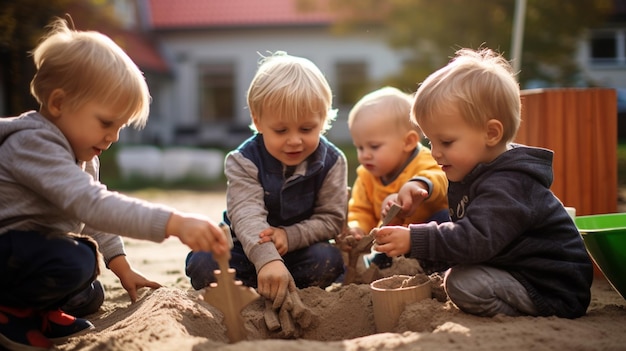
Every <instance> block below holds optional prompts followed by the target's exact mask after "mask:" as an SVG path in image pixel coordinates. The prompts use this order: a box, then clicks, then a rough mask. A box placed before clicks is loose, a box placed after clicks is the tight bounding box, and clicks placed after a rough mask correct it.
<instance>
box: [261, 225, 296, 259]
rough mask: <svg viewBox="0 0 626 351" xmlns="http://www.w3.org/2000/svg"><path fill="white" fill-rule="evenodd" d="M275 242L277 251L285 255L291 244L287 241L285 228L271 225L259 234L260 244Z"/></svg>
mask: <svg viewBox="0 0 626 351" xmlns="http://www.w3.org/2000/svg"><path fill="white" fill-rule="evenodd" d="M270 241H271V242H273V243H274V246H275V247H276V251H278V254H280V255H281V256H284V255H285V254H286V253H287V251H288V249H289V245H288V243H287V232H285V230H284V229H283V228H276V227H269V228H266V229H264V230H263V231H261V233H260V234H259V244H263V243H267V242H270Z"/></svg>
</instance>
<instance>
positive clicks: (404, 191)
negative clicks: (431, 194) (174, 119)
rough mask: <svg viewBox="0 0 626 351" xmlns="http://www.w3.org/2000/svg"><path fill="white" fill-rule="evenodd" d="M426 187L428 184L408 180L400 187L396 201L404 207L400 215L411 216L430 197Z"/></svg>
mask: <svg viewBox="0 0 626 351" xmlns="http://www.w3.org/2000/svg"><path fill="white" fill-rule="evenodd" d="M424 188H426V185H424V184H423V183H422V182H419V181H417V182H407V183H405V184H404V185H403V186H402V187H401V188H400V191H398V196H397V197H396V201H397V203H398V205H400V207H402V210H401V211H400V213H399V214H398V217H404V218H406V217H408V216H410V215H411V214H412V213H413V212H415V210H416V209H417V207H418V206H419V205H421V204H422V202H424V200H425V199H426V198H428V190H427V189H424ZM390 207H391V206H390Z"/></svg>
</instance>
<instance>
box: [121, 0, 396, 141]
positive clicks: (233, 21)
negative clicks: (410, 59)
mask: <svg viewBox="0 0 626 351" xmlns="http://www.w3.org/2000/svg"><path fill="white" fill-rule="evenodd" d="M117 3H119V6H120V8H121V9H123V10H124V13H126V16H127V17H128V18H129V19H130V18H132V15H130V14H131V13H132V12H133V8H132V6H129V4H131V5H132V1H130V2H129V1H124V0H118V1H117ZM135 4H136V5H137V6H136V7H135V11H137V13H136V15H137V17H136V18H139V19H140V21H141V25H142V26H143V30H144V31H145V32H146V33H148V34H149V35H150V36H152V37H153V38H154V39H155V40H156V42H157V43H158V47H159V50H160V54H161V56H162V58H163V59H164V60H165V62H167V67H168V74H167V76H166V77H167V79H163V77H162V75H161V76H160V77H159V76H157V77H156V79H155V77H154V75H153V76H148V75H147V79H148V83H149V84H150V89H151V93H152V97H153V102H152V107H151V116H150V120H149V121H148V125H147V126H146V128H145V129H144V130H142V131H139V132H135V131H132V130H126V131H124V134H123V135H122V141H126V142H148V143H155V144H163V145H171V144H177V145H197V146H226V147H232V146H235V145H237V144H239V143H240V142H241V141H242V140H244V139H245V138H247V137H248V136H250V135H251V132H250V129H249V127H248V126H249V124H250V115H249V113H248V111H247V108H246V92H247V89H248V86H249V84H250V82H251V81H252V78H253V76H254V74H255V72H256V70H257V67H258V61H259V59H260V58H261V55H268V53H270V52H275V51H286V52H287V53H289V54H292V55H297V56H303V57H306V58H308V59H310V60H311V61H313V62H314V63H315V64H316V65H318V67H319V68H320V69H321V70H322V72H324V74H325V75H326V77H327V79H328V81H329V83H330V85H331V87H332V89H333V92H334V101H333V107H334V108H337V109H338V110H339V116H338V119H337V120H336V121H335V122H334V123H333V128H332V129H331V130H330V131H329V132H328V137H329V138H330V139H331V140H333V141H335V142H350V136H349V133H348V129H347V122H346V116H347V114H348V112H349V109H350V108H351V107H352V105H353V104H354V102H356V99H358V98H359V97H360V96H361V95H362V94H364V93H366V92H368V90H369V89H370V88H375V87H377V86H376V85H375V84H376V82H378V81H381V80H382V79H384V78H385V77H387V76H389V75H391V74H393V73H396V72H397V71H398V70H400V68H401V64H402V55H401V54H400V53H399V52H396V51H393V50H392V49H390V48H389V47H388V46H387V45H386V43H385V42H384V41H383V40H381V39H380V38H378V37H377V36H376V35H375V34H374V33H373V32H368V31H367V30H365V31H364V32H362V33H359V34H350V35H349V36H338V35H333V34H332V33H331V32H330V30H331V25H332V23H333V20H334V18H333V15H332V14H329V13H323V12H307V11H301V10H299V9H298V8H297V0H264V1H258V0H228V1H219V0H211V1H209V0H179V1H171V0H137V2H136V3H135ZM131 57H132V54H131ZM133 58H134V57H133ZM138 64H139V65H140V67H141V64H140V63H139V62H138ZM142 69H143V67H142ZM151 78H152V79H151Z"/></svg>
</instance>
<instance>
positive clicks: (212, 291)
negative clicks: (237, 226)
mask: <svg viewBox="0 0 626 351" xmlns="http://www.w3.org/2000/svg"><path fill="white" fill-rule="evenodd" d="M221 228H222V230H223V231H224V234H225V235H226V238H227V240H228V241H229V244H230V247H231V248H232V247H233V239H232V237H231V235H230V229H229V228H228V227H227V226H225V225H222V226H221ZM213 257H214V258H215V260H216V261H217V263H218V264H219V267H220V269H219V270H215V277H216V278H217V283H211V285H210V286H209V288H207V289H206V292H205V293H204V301H206V302H207V303H209V304H211V305H213V306H215V307H216V308H217V309H218V310H220V311H222V313H223V314H224V324H226V335H227V336H228V339H229V340H230V342H231V343H234V342H237V341H241V340H245V339H246V328H245V325H244V320H243V318H242V317H241V310H242V309H243V308H244V307H246V306H247V305H248V304H249V303H251V302H252V301H254V300H256V299H257V298H258V297H259V294H258V293H257V292H256V290H254V289H252V288H250V287H246V286H243V285H242V283H241V281H238V280H235V270H234V269H232V268H230V267H229V266H228V261H229V260H230V251H227V252H226V253H225V254H224V255H220V256H217V255H214V256H213Z"/></svg>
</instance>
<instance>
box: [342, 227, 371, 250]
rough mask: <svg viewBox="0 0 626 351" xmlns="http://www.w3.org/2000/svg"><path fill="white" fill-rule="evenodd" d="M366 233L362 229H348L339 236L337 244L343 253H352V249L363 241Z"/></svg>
mask: <svg viewBox="0 0 626 351" xmlns="http://www.w3.org/2000/svg"><path fill="white" fill-rule="evenodd" d="M364 236H365V232H364V231H363V230H362V229H361V228H346V229H345V230H344V231H343V232H342V233H340V234H339V235H337V238H336V239H337V244H339V249H340V250H341V251H345V252H350V250H352V248H354V247H355V245H356V244H357V243H358V242H359V240H361V239H363V237H364Z"/></svg>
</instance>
